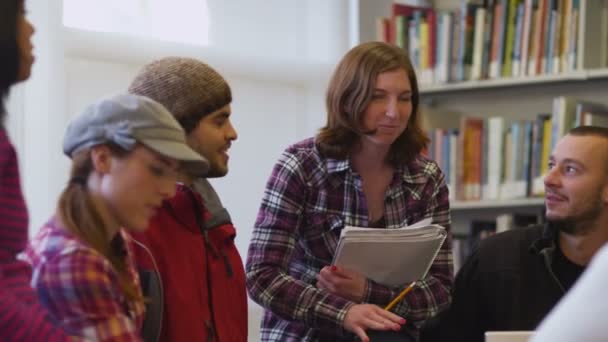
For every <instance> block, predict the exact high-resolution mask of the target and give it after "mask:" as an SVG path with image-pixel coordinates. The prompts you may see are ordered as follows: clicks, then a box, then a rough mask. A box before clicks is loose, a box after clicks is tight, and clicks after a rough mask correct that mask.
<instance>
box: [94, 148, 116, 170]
mask: <svg viewBox="0 0 608 342" xmlns="http://www.w3.org/2000/svg"><path fill="white" fill-rule="evenodd" d="M91 161H92V162H93V169H94V170H95V171H96V172H99V173H101V174H106V173H109V172H110V169H111V167H112V153H111V152H110V148H109V147H108V146H106V145H97V146H94V147H93V148H91Z"/></svg>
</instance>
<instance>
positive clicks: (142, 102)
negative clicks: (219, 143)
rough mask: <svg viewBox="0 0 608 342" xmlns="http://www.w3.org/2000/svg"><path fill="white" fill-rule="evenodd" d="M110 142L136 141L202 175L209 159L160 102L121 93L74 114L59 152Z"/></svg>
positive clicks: (127, 144) (127, 146)
mask: <svg viewBox="0 0 608 342" xmlns="http://www.w3.org/2000/svg"><path fill="white" fill-rule="evenodd" d="M108 142H112V143H114V144H116V145H118V146H120V147H122V148H124V149H125V150H127V151H131V150H132V149H133V148H134V147H135V146H136V144H137V143H141V144H143V145H145V146H147V147H148V148H150V149H152V150H153V151H156V152H158V153H160V154H162V155H164V156H166V157H170V158H173V159H176V160H178V161H180V162H181V163H182V166H183V168H184V170H185V171H187V172H189V173H191V174H192V175H195V176H202V175H205V174H206V173H207V171H208V169H209V162H208V161H207V160H206V159H205V158H203V157H202V156H201V155H200V154H198V153H196V152H195V151H194V150H193V149H192V148H190V147H189V146H188V144H187V143H186V136H185V132H184V130H183V128H182V127H181V126H180V124H179V123H178V122H177V121H176V120H175V118H174V117H173V115H172V114H171V113H169V111H168V110H167V109H166V108H165V107H163V105H161V104H160V103H158V102H156V101H154V100H152V99H149V98H147V97H144V96H139V95H128V94H121V95H116V96H112V97H108V98H105V99H102V100H100V101H98V102H96V103H94V104H92V105H90V106H88V107H87V108H86V109H85V110H84V111H83V112H82V113H81V114H80V115H78V116H77V117H76V118H74V119H73V120H72V121H71V122H70V124H69V126H68V129H67V131H66V133H65V137H64V139H63V152H64V153H65V154H66V155H67V156H68V157H70V158H71V157H72V156H73V155H74V153H76V152H78V151H80V150H82V149H85V148H90V147H93V146H95V145H99V144H104V143H108Z"/></svg>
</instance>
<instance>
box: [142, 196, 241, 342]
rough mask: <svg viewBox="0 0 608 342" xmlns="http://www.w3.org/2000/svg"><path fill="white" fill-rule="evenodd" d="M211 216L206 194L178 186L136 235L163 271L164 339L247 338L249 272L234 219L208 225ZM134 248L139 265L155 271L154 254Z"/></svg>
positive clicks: (224, 341)
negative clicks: (247, 285) (247, 286)
mask: <svg viewBox="0 0 608 342" xmlns="http://www.w3.org/2000/svg"><path fill="white" fill-rule="evenodd" d="M195 208H196V210H195ZM209 219H210V214H209V212H208V211H207V210H206V209H205V206H204V205H203V202H202V199H201V197H200V195H199V194H197V193H195V192H193V191H192V190H190V189H189V188H188V187H185V186H178V189H177V193H176V195H175V197H173V198H172V199H170V200H167V201H165V202H164V203H163V207H162V209H161V210H159V212H158V214H157V215H156V216H155V217H154V218H153V219H152V220H151V222H150V226H149V228H148V229H147V230H146V231H145V232H143V233H141V234H134V238H135V239H137V240H138V241H139V242H141V243H142V244H144V245H145V246H146V247H147V248H148V249H149V250H150V251H151V252H152V255H153V257H154V259H155V261H156V263H157V266H158V271H159V272H160V277H161V280H162V286H163V292H164V295H163V297H164V298H163V300H164V312H163V318H162V320H163V322H162V330H161V335H160V340H161V341H170V342H181V341H221V342H233V341H234V342H239V341H246V340H247V295H246V290H245V271H244V269H243V262H242V260H241V257H240V255H239V253H238V251H237V249H236V246H235V244H234V238H235V236H236V230H235V228H234V226H233V225H232V223H230V222H226V223H222V224H220V225H217V226H215V227H206V225H205V223H206V222H209ZM134 250H135V251H136V259H137V261H138V264H139V266H140V267H142V268H145V269H149V270H153V269H154V265H153V263H152V260H151V258H150V255H149V254H148V253H147V252H146V251H144V250H143V248H134ZM210 337H213V338H212V339H210Z"/></svg>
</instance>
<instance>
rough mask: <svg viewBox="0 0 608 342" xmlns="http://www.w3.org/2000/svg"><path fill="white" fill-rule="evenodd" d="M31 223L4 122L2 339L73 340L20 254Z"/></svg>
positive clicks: (0, 169)
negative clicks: (56, 321) (43, 301)
mask: <svg viewBox="0 0 608 342" xmlns="http://www.w3.org/2000/svg"><path fill="white" fill-rule="evenodd" d="M27 225H28V214H27V207H26V205H25V201H24V199H23V194H22V192H21V179H20V178H19V165H18V163H17V153H16V152H15V148H14V147H13V145H12V144H11V142H10V140H9V139H8V136H7V135H6V131H5V130H4V128H3V127H2V124H0V340H2V341H45V342H56V341H69V338H68V336H67V335H65V334H64V333H63V331H62V330H61V329H59V328H58V327H56V326H55V325H53V324H52V322H51V321H50V319H49V315H48V313H47V312H46V310H45V309H44V308H43V307H42V306H41V305H40V303H39V302H38V298H36V294H35V293H34V291H33V290H32V288H31V286H30V277H31V274H32V269H31V267H30V265H28V264H27V263H26V262H24V261H22V260H17V258H16V257H17V254H18V253H19V252H21V251H23V249H24V248H25V246H26V244H27Z"/></svg>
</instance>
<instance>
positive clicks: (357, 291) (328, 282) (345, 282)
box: [317, 266, 367, 303]
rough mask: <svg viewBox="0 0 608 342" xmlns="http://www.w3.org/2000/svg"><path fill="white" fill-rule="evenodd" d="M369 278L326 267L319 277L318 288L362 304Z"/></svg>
mask: <svg viewBox="0 0 608 342" xmlns="http://www.w3.org/2000/svg"><path fill="white" fill-rule="evenodd" d="M366 286H367V278H365V277H364V276H363V275H361V274H360V273H358V272H355V271H350V270H347V269H344V268H339V267H336V266H325V267H323V268H322V269H321V271H320V272H319V274H318V275H317V287H318V288H320V289H322V290H325V291H328V292H331V293H333V294H335V295H337V296H340V297H342V298H344V299H348V300H350V301H353V302H355V303H361V302H362V301H363V296H364V295H365V290H366Z"/></svg>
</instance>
